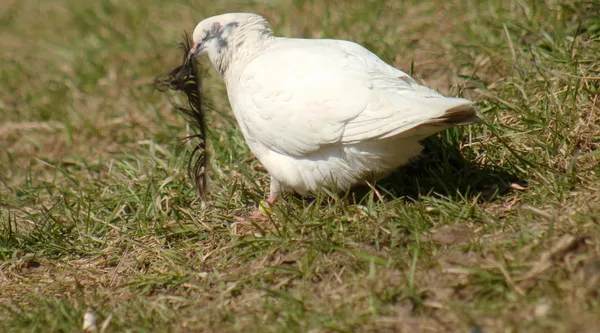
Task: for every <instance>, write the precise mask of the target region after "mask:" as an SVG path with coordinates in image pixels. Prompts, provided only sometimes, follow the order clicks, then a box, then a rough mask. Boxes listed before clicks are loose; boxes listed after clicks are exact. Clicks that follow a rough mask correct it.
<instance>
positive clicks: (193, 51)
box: [188, 43, 202, 60]
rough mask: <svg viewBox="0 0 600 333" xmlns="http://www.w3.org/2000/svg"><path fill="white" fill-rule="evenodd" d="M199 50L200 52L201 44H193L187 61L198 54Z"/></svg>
mask: <svg viewBox="0 0 600 333" xmlns="http://www.w3.org/2000/svg"><path fill="white" fill-rule="evenodd" d="M201 50H202V44H201V43H196V44H194V46H193V47H192V49H191V50H190V52H189V53H188V60H190V59H192V58H193V57H195V56H196V55H197V54H198V52H200V51H201Z"/></svg>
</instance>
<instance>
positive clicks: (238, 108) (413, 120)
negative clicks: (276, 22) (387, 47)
mask: <svg viewBox="0 0 600 333" xmlns="http://www.w3.org/2000/svg"><path fill="white" fill-rule="evenodd" d="M340 43H341V44H342V45H341V46H340V45H339V44H340ZM346 44H350V45H346ZM229 94H230V100H231V101H232V107H233V108H234V111H235V112H236V116H237V117H238V121H240V125H241V126H242V127H243V130H244V131H245V132H246V135H247V136H248V137H249V138H251V139H252V140H257V141H259V142H260V143H261V144H262V145H264V146H266V147H269V149H271V150H273V151H276V152H279V153H282V154H287V155H292V156H303V155H306V154H309V153H311V152H314V151H317V150H318V149H319V148H320V147H321V146H323V145H327V144H333V143H351V142H361V141H364V140H369V139H377V138H383V137H389V136H392V135H397V134H399V133H402V132H403V131H406V130H408V129H411V128H414V127H416V126H418V125H420V124H423V123H424V122H427V121H429V120H430V119H432V118H435V117H437V116H441V115H443V114H444V110H446V109H448V108H450V107H448V108H446V105H445V104H452V103H449V102H448V101H444V100H447V99H446V98H444V97H443V96H441V95H439V94H438V93H437V92H435V91H433V90H431V89H429V88H425V87H422V86H419V85H418V84H416V83H415V82H414V80H412V79H411V78H410V77H409V76H408V75H406V74H405V73H403V72H401V71H399V70H397V69H395V68H393V67H391V66H389V65H387V64H385V63H384V62H383V61H381V60H380V59H379V58H377V57H376V56H375V55H373V54H372V53H370V52H369V51H367V50H366V49H364V48H362V47H361V46H359V45H357V44H354V43H350V42H341V41H321V42H314V41H310V40H297V39H296V40H293V39H292V40H288V41H286V42H282V43H281V45H280V46H278V47H274V48H271V49H268V50H267V51H266V52H264V53H262V54H260V55H259V56H257V57H256V58H254V59H253V60H252V61H251V62H250V63H249V64H248V65H246V67H245V68H244V70H243V72H242V73H241V75H240V78H239V81H238V83H237V85H235V88H234V89H232V90H231V91H229ZM232 95H233V96H232ZM427 99H429V100H428V101H427V103H425V105H426V106H425V107H423V105H424V103H423V102H422V100H427ZM450 100H452V99H450ZM456 100H459V99H456ZM464 102H468V101H466V100H460V103H463V104H464ZM456 103H457V102H456V101H455V102H454V104H456ZM442 104H443V105H442ZM440 105H442V106H443V107H442V108H441V110H440Z"/></svg>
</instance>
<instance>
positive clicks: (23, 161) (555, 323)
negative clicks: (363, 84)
mask: <svg viewBox="0 0 600 333" xmlns="http://www.w3.org/2000/svg"><path fill="white" fill-rule="evenodd" d="M235 11H250V12H256V13H260V14H262V15H264V16H265V17H266V18H267V19H268V20H269V22H270V23H271V24H272V26H273V28H274V30H275V32H276V34H278V35H283V36H293V37H308V38H336V39H348V40H352V41H355V42H358V43H360V44H362V45H364V46H365V47H367V48H369V49H370V50H372V51H373V52H374V53H376V54H378V55H379V56H380V57H381V58H382V59H383V60H385V61H387V62H389V63H391V64H393V65H394V66H396V67H397V68H400V69H402V70H404V71H406V72H410V73H412V75H413V76H414V77H415V78H416V79H417V80H419V81H420V82H422V83H423V84H426V85H428V86H430V87H432V88H436V89H438V90H439V91H440V92H442V93H444V94H447V95H452V96H464V97H466V98H469V99H471V100H473V101H475V102H476V103H477V106H478V109H479V112H480V115H481V118H482V119H483V120H484V122H483V123H482V124H476V125H471V126H469V127H461V128H456V129H451V130H447V131H445V132H442V133H441V134H439V135H438V136H436V137H433V138H430V139H428V140H427V141H426V151H425V152H424V154H423V156H422V157H421V158H420V159H419V160H417V161H415V162H414V163H412V164H410V165H408V166H406V167H404V168H401V169H399V170H398V171H397V172H395V173H394V174H393V175H392V176H390V177H389V178H388V179H386V180H384V181H382V182H380V183H378V184H374V185H372V186H371V187H370V188H369V187H366V188H359V189H357V190H356V191H353V192H351V193H348V194H347V195H345V196H336V195H333V194H330V193H320V194H319V195H318V196H316V198H301V197H296V196H288V197H286V198H285V200H282V201H280V202H279V203H277V204H276V206H275V207H274V208H273V210H272V215H271V216H270V220H269V221H268V223H266V224H264V225H255V226H252V227H247V228H245V229H244V230H242V231H243V232H240V231H239V230H238V231H237V232H234V230H233V228H232V223H234V222H235V221H236V220H238V219H240V218H244V217H246V216H248V214H250V213H251V212H252V211H253V210H254V209H255V208H256V206H257V203H258V202H260V201H261V200H263V199H264V198H265V196H266V194H267V193H268V176H267V174H266V172H265V171H264V168H262V166H261V165H260V163H259V162H258V161H257V160H256V159H255V158H254V156H253V155H252V153H251V152H250V151H249V149H248V147H247V146H246V144H245V142H244V139H243V137H242V135H241V132H240V131H239V128H238V126H237V124H236V122H235V119H234V118H233V115H232V113H231V110H230V108H229V104H228V100H227V94H226V90H225V86H224V84H223V82H222V80H221V78H220V77H219V75H218V74H217V73H216V72H215V71H214V70H212V68H210V65H209V63H208V62H207V61H206V60H204V61H201V65H202V66H203V67H204V68H206V69H205V70H204V71H203V78H204V80H203V93H204V96H205V100H206V104H207V105H206V108H207V121H208V146H209V153H210V161H209V164H210V182H211V183H210V193H209V194H208V195H207V196H206V200H205V201H204V202H202V201H201V200H200V199H199V198H198V196H197V195H196V192H195V189H194V186H193V183H192V181H191V179H190V178H189V177H188V175H187V169H186V168H187V161H188V159H189V157H190V155H191V152H192V150H193V146H194V142H193V141H191V142H186V141H185V140H182V139H183V138H185V137H186V136H188V135H191V134H193V133H194V129H193V128H191V127H190V126H189V125H187V124H186V121H185V120H184V118H183V117H182V116H181V115H180V114H179V113H178V112H177V111H176V110H174V109H173V107H172V106H171V105H170V104H169V99H168V96H167V95H165V94H163V93H160V92H158V91H156V89H155V87H154V85H153V81H154V78H155V77H156V76H158V75H162V74H165V73H167V72H168V71H170V70H171V69H173V68H175V67H176V66H178V65H179V64H180V61H181V51H180V50H178V49H177V45H178V44H179V43H180V42H181V40H182V36H183V33H184V31H187V32H189V33H191V32H192V31H193V28H194V27H195V25H196V24H197V23H198V22H199V21H200V20H202V19H204V18H206V17H208V16H212V15H216V14H220V13H225V12H235ZM0 26H1V29H0V52H1V55H2V59H3V60H2V62H0V81H1V82H2V83H1V84H0V331H2V332H81V331H82V324H83V319H84V317H86V318H87V319H88V321H89V322H94V323H95V327H91V328H90V329H89V330H88V331H89V332H123V331H128V332H208V331H211V332H357V331H358V332H485V333H488V332H598V331H599V329H598V327H600V3H598V2H597V1H584V0H569V1H567V0H564V1H561V0H539V1H536V0H487V1H483V0H482V1H477V0H466V1H459V0H446V1H442V0H435V1H429V2H426V1H380V0H373V1H311V0H306V1H304V0H282V1H256V2H254V3H252V2H248V1H199V0H194V1H192V0H173V1H159V0H146V1H140V0H131V1H119V0H98V1H79V0H53V1H39V0H38V1H33V0H4V1H2V2H1V3H0ZM290 65H291V66H292V65H293V64H290Z"/></svg>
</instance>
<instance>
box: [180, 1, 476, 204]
mask: <svg viewBox="0 0 600 333" xmlns="http://www.w3.org/2000/svg"><path fill="white" fill-rule="evenodd" d="M192 38H193V46H192V48H191V49H190V50H189V53H188V60H189V59H195V57H198V56H208V58H209V59H210V62H211V63H212V66H213V67H214V69H215V70H216V71H217V72H218V73H219V74H220V75H221V77H222V78H223V80H224V82H225V85H226V89H227V95H228V99H229V103H230V106H231V109H232V111H233V114H234V115H235V118H236V121H237V123H238V125H239V128H240V129H241V132H242V134H243V136H244V139H245V140H246V143H247V144H248V146H249V148H250V150H251V151H252V153H253V154H254V155H255V156H256V158H257V159H258V160H259V161H260V162H261V164H262V165H263V166H264V168H265V169H266V170H267V172H268V174H269V176H270V186H269V195H268V198H267V200H266V204H267V205H272V204H274V203H275V202H276V201H277V199H278V198H279V197H280V196H281V195H282V194H283V193H286V192H295V193H298V194H300V195H307V194H315V193H317V192H318V191H319V190H320V189H323V188H326V189H329V190H331V191H335V192H343V191H346V190H348V189H349V188H351V187H353V186H355V185H358V184H361V183H364V182H367V181H376V180H379V179H381V178H383V177H385V176H387V175H389V174H390V173H391V172H392V171H394V170H395V169H397V168H398V167H400V166H402V165H404V164H407V163H408V162H409V161H411V160H413V159H414V158H415V157H417V156H418V155H419V154H420V153H421V151H422V149H423V146H422V143H421V142H422V141H423V140H424V139H425V138H427V137H429V136H431V135H434V134H436V133H438V132H440V131H442V130H445V129H447V128H450V127H453V126H458V125H466V124H470V123H473V122H477V121H479V120H480V118H479V117H478V115H477V110H476V107H475V106H474V103H472V102H471V101H469V100H467V99H464V98H455V97H445V96H443V95H441V94H440V93H438V92H437V91H435V90H433V89H430V88H428V87H426V86H423V85H421V84H419V83H417V82H416V81H415V80H414V79H413V78H411V77H410V76H409V75H408V74H406V73H405V72H403V71H401V70H399V69H397V68H395V67H393V66H391V65H389V64H387V63H386V62H384V61H383V60H381V59H380V58H379V57H378V56H377V55H375V54H374V53H372V52H371V51H369V50H367V49H366V48H365V47H363V46H361V45H359V44H357V43H355V42H352V41H346V40H336V39H305V38H287V37H277V36H275V35H274V33H273V29H272V28H271V25H270V24H269V23H268V22H267V20H266V19H265V18H264V17H262V16H261V15H258V14H254V13H226V14H221V15H217V16H212V17H209V18H206V19H204V20H202V21H201V22H200V23H198V24H197V26H196V27H195V29H194V32H193V36H192Z"/></svg>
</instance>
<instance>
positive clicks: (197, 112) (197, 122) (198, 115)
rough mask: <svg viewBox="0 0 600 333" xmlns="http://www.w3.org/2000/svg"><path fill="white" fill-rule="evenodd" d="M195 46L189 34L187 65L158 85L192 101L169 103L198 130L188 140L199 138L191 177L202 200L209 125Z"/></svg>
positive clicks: (186, 37)
mask: <svg viewBox="0 0 600 333" xmlns="http://www.w3.org/2000/svg"><path fill="white" fill-rule="evenodd" d="M193 45H194V42H193V40H192V39H191V38H190V36H189V35H188V34H187V33H185V34H184V36H183V42H181V44H180V47H181V49H183V51H184V52H183V64H182V65H181V66H179V67H177V68H175V69H173V70H172V71H170V72H169V73H167V74H166V75H162V76H159V77H157V78H156V79H155V81H154V83H155V85H156V88H157V89H158V90H159V91H161V92H168V91H176V92H177V91H182V92H183V93H184V94H185V95H186V97H187V100H188V104H189V107H185V106H183V105H180V104H178V103H176V102H175V101H174V100H173V99H172V98H169V102H170V103H171V105H173V107H174V108H175V109H177V110H178V111H180V112H181V113H182V114H183V115H184V116H185V118H186V119H187V121H188V122H189V123H190V124H191V125H192V126H193V127H195V128H196V129H197V130H198V133H197V134H194V135H191V136H188V137H185V138H184V139H185V140H186V141H187V140H192V139H198V144H197V145H196V147H195V148H194V150H193V152H192V155H191V156H190V160H189V162H188V174H189V176H190V178H192V180H193V182H194V185H195V187H196V192H197V193H198V196H200V197H201V198H202V197H203V196H204V194H205V193H206V186H207V173H208V169H207V166H208V154H207V151H206V122H205V121H204V112H203V111H204V110H203V109H202V93H201V91H200V89H201V80H200V76H199V75H198V73H199V71H198V65H197V64H196V61H195V60H194V58H193V57H192V58H190V57H188V53H189V51H190V50H191V48H192V46H193Z"/></svg>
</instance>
